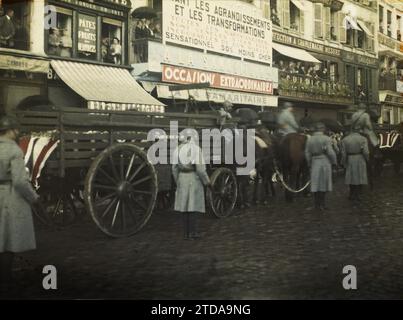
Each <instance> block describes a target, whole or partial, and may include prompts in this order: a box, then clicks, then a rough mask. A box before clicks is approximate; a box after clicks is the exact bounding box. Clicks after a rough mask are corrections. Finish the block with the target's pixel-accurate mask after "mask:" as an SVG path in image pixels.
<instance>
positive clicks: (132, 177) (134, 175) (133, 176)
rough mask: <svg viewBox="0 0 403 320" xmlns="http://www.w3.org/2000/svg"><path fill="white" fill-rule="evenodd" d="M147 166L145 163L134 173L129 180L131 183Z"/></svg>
mask: <svg viewBox="0 0 403 320" xmlns="http://www.w3.org/2000/svg"><path fill="white" fill-rule="evenodd" d="M145 166H146V163H145V162H143V163H142V164H141V165H140V166H139V167H138V168H137V169H136V171H135V172H134V173H133V175H132V176H131V177H130V178H129V182H132V181H133V179H134V178H135V177H136V176H137V174H138V173H139V172H140V171H141V170H142V169H143V168H144V167H145Z"/></svg>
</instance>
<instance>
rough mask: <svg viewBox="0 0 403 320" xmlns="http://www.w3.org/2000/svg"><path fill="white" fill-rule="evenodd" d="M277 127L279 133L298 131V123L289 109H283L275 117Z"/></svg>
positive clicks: (285, 133)
mask: <svg viewBox="0 0 403 320" xmlns="http://www.w3.org/2000/svg"><path fill="white" fill-rule="evenodd" d="M277 124H278V127H279V130H278V132H279V133H280V134H281V135H287V134H289V133H295V132H298V128H299V125H298V123H297V121H295V117H294V115H293V114H292V112H291V111H290V110H289V109H284V110H283V111H282V112H281V113H280V115H279V116H278V118H277Z"/></svg>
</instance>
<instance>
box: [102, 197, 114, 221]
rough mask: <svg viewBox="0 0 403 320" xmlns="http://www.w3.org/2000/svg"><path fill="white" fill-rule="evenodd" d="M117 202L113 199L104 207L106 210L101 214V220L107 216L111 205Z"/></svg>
mask: <svg viewBox="0 0 403 320" xmlns="http://www.w3.org/2000/svg"><path fill="white" fill-rule="evenodd" d="M117 200H118V199H117V198H114V199H113V200H112V201H111V202H110V203H109V204H108V206H107V207H106V209H105V210H104V211H103V212H102V216H101V218H102V219H103V218H105V217H106V215H107V214H108V212H109V211H110V210H111V209H112V207H113V205H114V204H115V203H116V201H117Z"/></svg>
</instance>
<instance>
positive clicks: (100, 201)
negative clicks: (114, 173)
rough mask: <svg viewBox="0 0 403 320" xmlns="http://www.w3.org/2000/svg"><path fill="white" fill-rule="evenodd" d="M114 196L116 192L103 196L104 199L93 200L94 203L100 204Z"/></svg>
mask: <svg viewBox="0 0 403 320" xmlns="http://www.w3.org/2000/svg"><path fill="white" fill-rule="evenodd" d="M115 195H116V192H112V193H110V194H108V195H107V196H105V197H102V198H98V199H95V203H102V202H104V201H105V200H108V199H110V198H112V197H114V196H115Z"/></svg>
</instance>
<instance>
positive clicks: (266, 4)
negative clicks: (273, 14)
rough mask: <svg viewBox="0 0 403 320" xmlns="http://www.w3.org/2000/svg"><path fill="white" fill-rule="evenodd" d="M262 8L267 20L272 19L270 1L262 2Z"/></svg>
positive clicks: (264, 0) (263, 0)
mask: <svg viewBox="0 0 403 320" xmlns="http://www.w3.org/2000/svg"><path fill="white" fill-rule="evenodd" d="M260 6H261V9H262V12H263V16H264V17H265V18H266V19H270V0H262V1H261V2H260Z"/></svg>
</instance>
